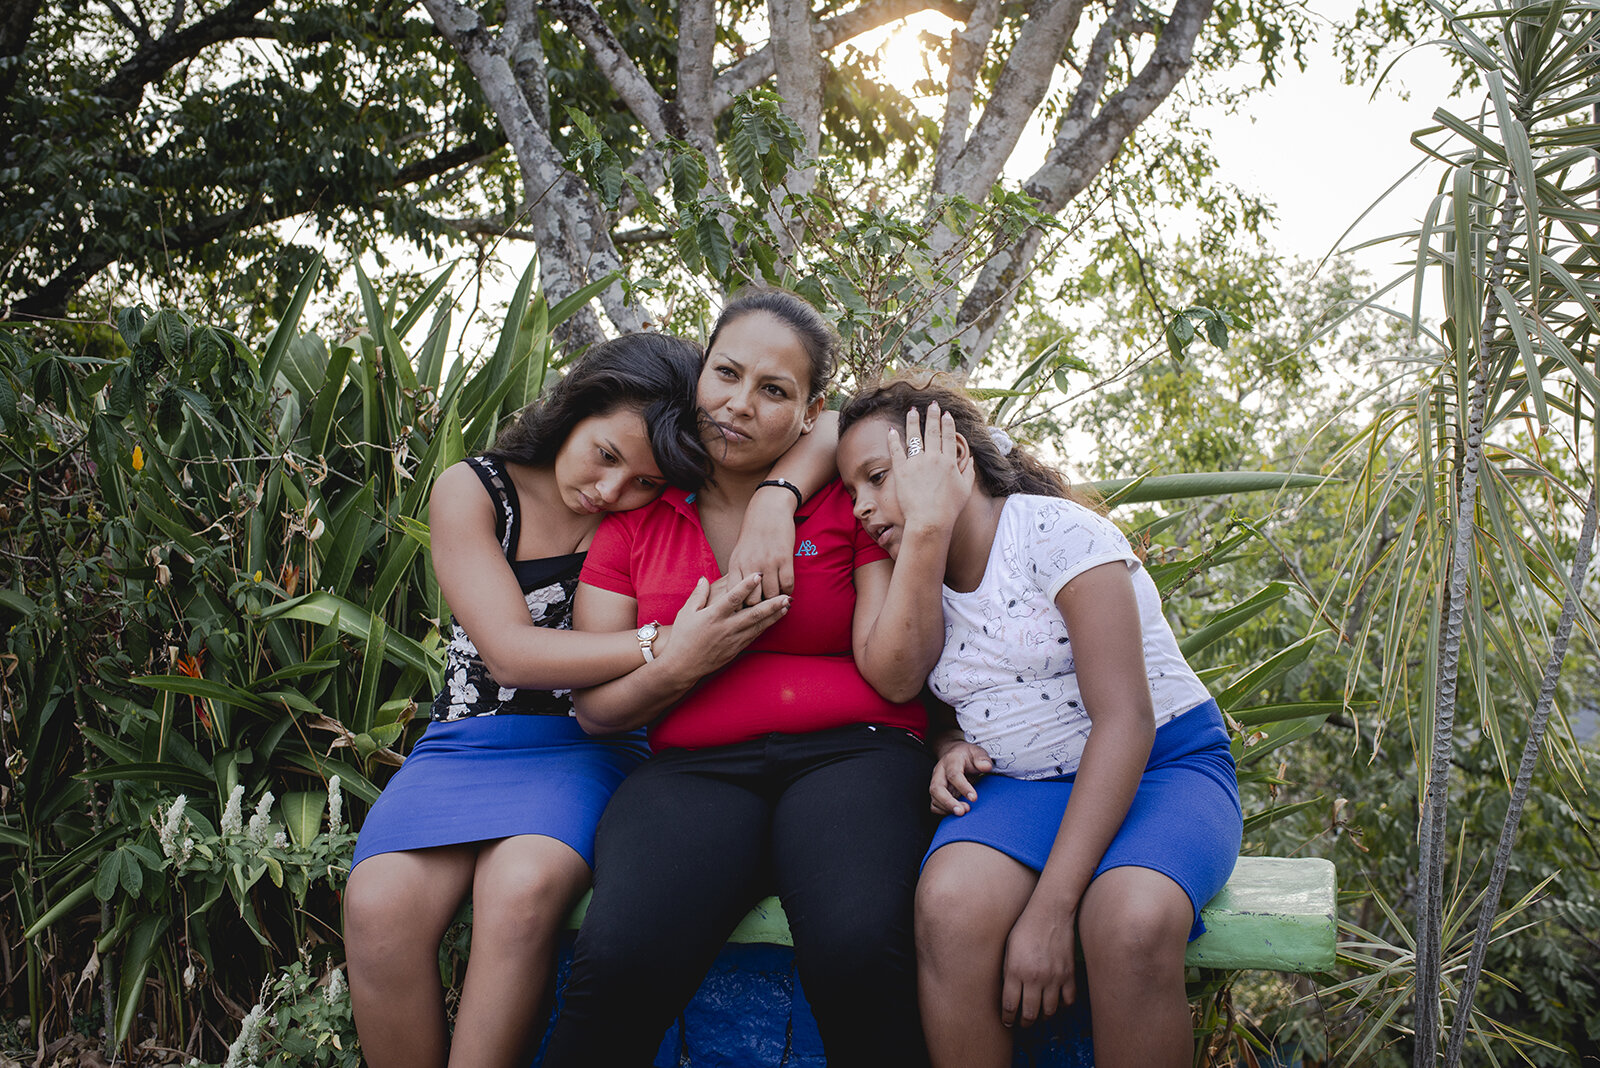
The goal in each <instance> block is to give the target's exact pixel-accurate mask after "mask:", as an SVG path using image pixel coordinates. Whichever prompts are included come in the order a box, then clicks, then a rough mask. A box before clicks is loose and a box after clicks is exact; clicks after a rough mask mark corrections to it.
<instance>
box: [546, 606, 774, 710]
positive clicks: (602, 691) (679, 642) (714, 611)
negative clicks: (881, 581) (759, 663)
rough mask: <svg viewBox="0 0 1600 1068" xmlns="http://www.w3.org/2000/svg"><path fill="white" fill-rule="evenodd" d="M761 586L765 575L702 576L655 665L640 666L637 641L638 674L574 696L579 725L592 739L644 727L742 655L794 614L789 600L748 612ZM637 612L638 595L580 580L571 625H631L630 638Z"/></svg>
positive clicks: (635, 670)
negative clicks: (710, 579)
mask: <svg viewBox="0 0 1600 1068" xmlns="http://www.w3.org/2000/svg"><path fill="white" fill-rule="evenodd" d="M760 583H761V576H760V575H749V576H746V577H745V578H743V579H739V580H734V579H732V578H729V577H727V576H724V577H723V578H721V579H718V580H717V581H716V583H710V582H707V581H706V579H705V578H701V579H700V581H699V582H697V583H696V584H695V587H694V590H693V592H691V593H690V594H689V599H688V600H687V601H685V602H684V604H683V607H682V608H680V609H679V610H678V614H677V616H676V617H675V618H674V619H673V621H672V640H671V641H670V642H669V643H668V644H667V647H666V649H665V650H664V651H663V652H662V653H661V654H660V655H659V656H657V657H656V658H655V660H654V661H652V662H650V663H648V664H646V663H643V662H642V655H641V654H640V652H639V646H638V642H637V641H635V642H634V647H633V649H634V658H635V660H636V661H640V662H639V663H637V665H636V666H635V667H634V668H633V670H632V671H629V672H628V673H627V674H625V675H623V676H621V677H620V678H616V679H613V680H611V681H610V682H604V683H602V684H601V685H598V686H594V687H591V688H589V689H585V690H579V691H578V692H576V693H574V694H573V695H572V706H573V709H574V710H575V711H576V712H577V714H578V724H579V726H581V727H582V728H583V729H584V730H585V731H588V732H589V733H590V734H614V733H616V732H618V731H626V730H633V729H634V728H635V727H642V726H644V725H645V724H646V723H649V722H650V721H651V720H653V719H655V718H656V716H657V715H659V714H660V713H661V712H662V711H663V710H664V709H666V708H667V707H668V706H670V705H671V704H672V703H673V702H675V701H677V700H678V698H680V697H682V696H683V695H684V694H686V693H688V692H689V691H690V690H691V689H692V688H693V687H694V684H695V683H697V682H699V681H700V680H701V679H702V678H704V677H705V676H707V675H709V674H711V673H712V672H713V671H716V670H717V669H718V668H721V667H723V666H724V665H726V664H727V663H728V661H730V660H732V659H733V658H734V657H735V656H738V655H739V654H740V653H741V652H743V651H744V648H745V646H747V645H749V644H750V643H751V642H753V641H755V640H756V638H758V637H759V636H760V635H761V632H762V631H764V630H766V629H767V628H768V627H770V626H771V625H772V624H774V623H776V622H777V621H778V620H780V619H782V618H783V615H784V613H785V612H787V611H788V610H789V598H788V597H785V596H779V597H771V598H768V599H767V600H765V601H762V602H761V603H760V604H758V605H756V606H754V607H753V608H745V607H744V600H745V598H746V597H747V596H749V594H750V591H751V590H753V589H755V588H756V586H758V585H760ZM638 611H639V603H638V601H636V600H635V599H634V598H632V597H628V596H626V595H624V594H620V593H612V592H611V591H610V590H602V589H600V588H599V587H597V586H590V585H588V584H587V583H579V584H578V595H577V599H576V600H575V601H574V602H573V608H572V622H573V626H575V627H578V628H580V629H594V630H598V631H602V632H604V631H611V630H618V629H622V628H627V629H628V633H629V634H630V636H631V635H633V634H635V633H636V630H637V626H636V622H635V621H636V620H637V619H638Z"/></svg>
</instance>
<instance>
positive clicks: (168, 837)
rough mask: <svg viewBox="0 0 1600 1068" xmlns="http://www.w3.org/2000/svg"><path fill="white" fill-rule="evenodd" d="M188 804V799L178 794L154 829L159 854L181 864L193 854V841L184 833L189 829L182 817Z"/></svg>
mask: <svg viewBox="0 0 1600 1068" xmlns="http://www.w3.org/2000/svg"><path fill="white" fill-rule="evenodd" d="M188 803H189V798H188V797H187V796H185V795H184V794H179V795H178V797H177V799H176V800H174V801H173V802H172V807H171V808H169V809H167V815H166V817H165V818H164V819H163V820H162V821H161V823H160V824H159V825H157V827H156V837H157V838H158V839H159V840H160V842H161V852H163V853H165V854H166V857H167V859H168V860H171V861H175V862H177V863H179V864H182V863H183V862H184V861H186V860H188V859H189V854H191V853H192V852H194V839H193V838H190V837H188V836H187V835H186V834H185V833H184V832H185V831H187V830H188V829H189V820H188V819H187V818H186V817H185V816H184V814H183V809H184V806H185V805H187V804H188Z"/></svg>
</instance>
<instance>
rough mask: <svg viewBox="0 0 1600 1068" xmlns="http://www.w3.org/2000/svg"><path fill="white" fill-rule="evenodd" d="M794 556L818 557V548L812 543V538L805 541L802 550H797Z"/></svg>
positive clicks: (801, 544)
mask: <svg viewBox="0 0 1600 1068" xmlns="http://www.w3.org/2000/svg"><path fill="white" fill-rule="evenodd" d="M794 554H795V555H796V556H816V555H817V547H816V546H815V545H813V544H812V543H811V539H810V538H807V539H806V540H805V541H803V542H801V543H800V548H798V549H796V550H795V551H794Z"/></svg>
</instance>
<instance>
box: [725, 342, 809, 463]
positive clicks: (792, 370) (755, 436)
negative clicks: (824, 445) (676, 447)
mask: <svg viewBox="0 0 1600 1068" xmlns="http://www.w3.org/2000/svg"><path fill="white" fill-rule="evenodd" d="M810 381H811V357H809V356H807V355H806V350H805V346H804V345H802V344H801V343H800V338H799V337H798V336H797V335H796V334H795V332H794V331H793V330H791V329H790V328H789V326H788V324H787V323H785V322H784V321H783V320H782V319H780V318H778V317H777V316H776V315H773V314H771V313H770V312H764V311H755V312H748V313H746V314H744V315H741V316H739V317H738V318H737V319H735V320H733V321H732V322H731V323H728V324H726V325H724V326H723V328H722V330H721V331H720V332H719V333H718V334H717V339H716V345H715V346H714V347H713V348H712V350H711V351H710V352H709V353H707V354H706V362H705V364H704V366H703V367H702V368H701V369H700V385H699V390H698V394H699V400H700V407H702V408H704V409H705V411H706V414H708V415H709V416H710V417H711V427H710V428H709V432H708V436H707V439H706V448H707V450H708V451H709V452H710V453H711V458H712V461H713V462H714V463H715V464H716V466H717V468H718V469H719V470H728V471H763V470H765V469H767V468H768V467H771V466H772V464H773V462H774V461H776V460H777V458H778V457H780V456H782V455H783V454H784V453H785V452H787V451H788V450H789V446H791V445H793V444H794V443H795V441H796V439H798V438H799V437H800V435H801V434H802V433H804V432H806V431H809V430H810V429H811V425H812V423H814V422H815V421H816V418H817V413H818V412H820V411H821V410H822V398H821V397H818V398H817V399H816V400H815V401H812V402H809V403H808V402H807V400H806V395H807V393H808V391H809V385H808V384H809V383H810Z"/></svg>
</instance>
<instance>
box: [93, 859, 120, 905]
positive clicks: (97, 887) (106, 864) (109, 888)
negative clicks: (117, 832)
mask: <svg viewBox="0 0 1600 1068" xmlns="http://www.w3.org/2000/svg"><path fill="white" fill-rule="evenodd" d="M121 881H122V852H121V851H120V850H115V849H113V850H112V851H111V852H109V853H107V854H106V855H105V857H104V858H103V859H102V860H101V861H100V871H99V872H98V873H97V874H96V875H95V877H94V896H95V897H97V898H99V899H100V900H101V901H110V900H111V899H112V898H113V897H114V896H116V893H117V884H118V883H120V882H121Z"/></svg>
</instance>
